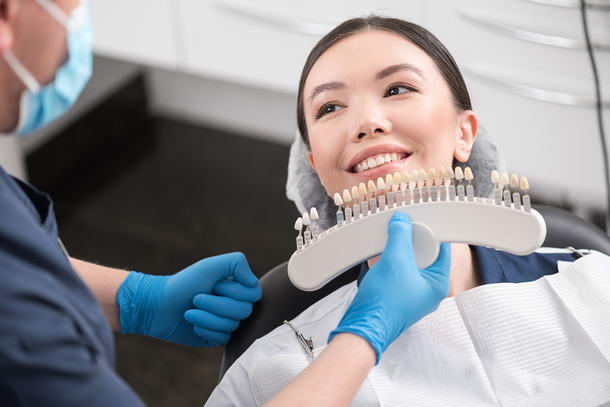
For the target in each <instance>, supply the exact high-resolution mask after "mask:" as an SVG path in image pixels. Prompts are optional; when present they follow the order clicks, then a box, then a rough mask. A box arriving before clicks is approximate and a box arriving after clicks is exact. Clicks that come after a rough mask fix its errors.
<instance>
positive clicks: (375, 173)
mask: <svg viewBox="0 0 610 407" xmlns="http://www.w3.org/2000/svg"><path fill="white" fill-rule="evenodd" d="M409 157H410V154H409V155H407V156H406V157H405V158H403V159H402V160H398V161H392V162H389V163H385V164H382V165H380V166H379V167H375V168H369V169H368V170H366V171H362V172H349V174H350V175H353V176H354V177H356V178H358V179H360V180H369V179H375V178H379V177H384V176H385V175H386V174H393V173H395V172H399V171H401V170H402V167H403V165H404V163H405V162H406V161H407V160H408V159H409Z"/></svg>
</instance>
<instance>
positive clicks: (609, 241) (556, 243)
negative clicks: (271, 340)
mask: <svg viewBox="0 0 610 407" xmlns="http://www.w3.org/2000/svg"><path fill="white" fill-rule="evenodd" d="M534 208H535V209H536V210H538V211H539V212H540V214H541V215H542V216H543V217H544V219H545V221H546V225H547V235H546V239H545V241H544V244H543V246H545V247H568V246H572V247H575V248H577V249H579V248H582V249H594V250H597V251H600V252H602V253H605V254H608V255H610V238H608V236H606V235H605V234H604V232H603V231H602V230H601V229H599V228H598V227H596V226H595V225H593V224H591V223H589V222H586V221H584V220H582V219H581V218H579V217H577V216H575V215H574V214H572V213H570V212H567V211H565V210H562V209H559V208H555V207H552V206H544V205H538V206H534ZM359 271H360V266H356V267H354V268H352V269H350V270H348V271H346V272H345V273H343V274H341V275H340V276H339V277H337V278H336V279H334V280H333V281H331V282H330V283H328V284H327V285H326V286H324V287H323V288H321V289H320V290H318V291H313V292H306V291H301V290H299V289H298V288H296V287H295V286H293V285H292V283H291V282H290V280H289V279H288V273H287V262H286V263H282V264H280V265H279V266H277V267H275V268H273V269H272V270H270V271H268V272H267V273H265V275H264V276H263V277H262V278H261V279H260V284H261V286H262V288H263V293H264V296H263V299H262V300H260V301H259V302H257V303H256V304H254V309H253V311H252V315H251V316H250V318H248V319H246V320H245V321H242V322H241V324H240V326H239V328H238V329H237V331H235V332H234V333H233V335H232V337H231V342H230V343H229V344H228V345H227V346H226V347H225V352H224V356H223V360H222V364H221V368H220V376H219V381H220V379H222V377H223V376H224V374H225V372H226V371H227V370H228V369H229V367H231V365H232V364H233V362H235V360H237V358H238V357H239V356H240V355H241V354H242V353H244V352H245V351H246V349H248V347H249V346H250V345H251V344H252V343H253V342H254V341H255V340H256V339H257V338H260V337H262V336H264V335H265V334H267V333H268V332H270V331H271V330H273V329H274V328H276V327H278V326H279V325H281V324H282V322H283V321H284V320H291V319H292V318H294V317H296V316H297V315H299V314H300V313H301V312H303V311H304V310H305V309H307V308H308V307H309V306H311V305H313V304H314V303H315V302H317V301H319V300H320V299H322V298H324V297H325V296H327V295H328V294H330V293H332V292H333V291H335V290H337V289H338V288H340V287H342V286H343V285H345V284H349V283H350V282H352V281H354V280H355V279H357V277H358V273H359Z"/></svg>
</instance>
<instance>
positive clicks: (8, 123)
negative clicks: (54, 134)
mask: <svg viewBox="0 0 610 407" xmlns="http://www.w3.org/2000/svg"><path fill="white" fill-rule="evenodd" d="M91 71H92V34H91V29H90V25H89V15H88V9H87V4H86V3H85V1H84V0H83V1H79V0H0V134H12V133H17V134H27V133H31V132H33V131H35V130H37V129H39V128H41V127H43V126H44V125H46V124H48V123H49V122H51V121H53V120H55V119H57V118H58V117H60V116H61V115H62V114H63V113H65V112H66V110H68V109H69V108H70V106H72V104H73V103H74V102H75V101H76V99H77V98H78V96H79V95H80V93H81V91H82V90H83V88H84V86H85V85H86V83H87V82H88V80H89V78H90V76H91Z"/></svg>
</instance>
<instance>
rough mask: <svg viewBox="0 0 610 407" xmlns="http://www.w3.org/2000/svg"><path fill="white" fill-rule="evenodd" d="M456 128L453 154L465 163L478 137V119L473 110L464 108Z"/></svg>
mask: <svg viewBox="0 0 610 407" xmlns="http://www.w3.org/2000/svg"><path fill="white" fill-rule="evenodd" d="M457 124H458V128H457V130H456V134H455V136H456V141H457V143H456V146H455V152H454V153H453V156H454V157H455V159H456V160H458V161H459V162H462V163H465V162H466V161H468V158H469V157H470V152H471V151H472V146H473V145H474V141H475V139H476V138H477V130H478V126H479V123H478V119H477V116H476V114H474V112H473V111H472V110H464V111H463V112H461V113H460V115H459V117H458V123H457Z"/></svg>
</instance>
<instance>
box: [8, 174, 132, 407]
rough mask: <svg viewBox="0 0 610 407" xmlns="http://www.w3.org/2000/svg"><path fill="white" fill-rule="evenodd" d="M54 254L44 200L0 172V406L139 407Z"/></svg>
mask: <svg viewBox="0 0 610 407" xmlns="http://www.w3.org/2000/svg"><path fill="white" fill-rule="evenodd" d="M142 405H143V402H142V401H141V400H140V399H139V398H138V396H137V395H136V394H135V393H134V392H133V391H132V390H131V389H130V388H129V387H128V386H127V384H126V383H125V382H124V381H123V380H122V379H121V378H120V377H119V376H118V375H117V374H116V372H115V371H114V348H113V336H112V331H111V330H110V327H109V326H108V323H107V322H106V319H105V318H104V315H103V314H102V311H101V309H100V307H99V306H98V304H97V302H96V300H95V298H94V297H93V295H92V294H91V292H90V291H89V289H88V288H87V287H86V286H85V284H84V283H83V281H82V280H81V279H80V278H79V277H78V275H77V274H76V273H75V272H74V271H73V269H72V267H71V266H70V263H69V262H68V259H67V258H66V256H65V255H64V253H63V251H62V249H61V248H60V246H59V243H58V239H57V224H56V222H55V215H54V213H53V204H52V202H51V200H50V199H49V197H48V196H47V195H46V194H43V193H41V192H40V191H38V190H36V189H34V188H33V187H31V186H29V185H27V184H25V183H22V182H20V181H18V180H16V179H13V178H12V177H10V176H9V175H8V174H7V173H6V172H5V171H4V170H3V169H2V168H1V167H0V406H63V407H71V406H100V407H101V406H104V407H107V406H142Z"/></svg>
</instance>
